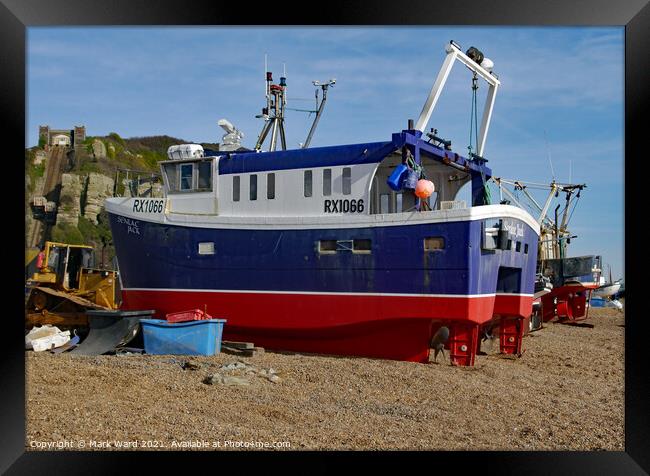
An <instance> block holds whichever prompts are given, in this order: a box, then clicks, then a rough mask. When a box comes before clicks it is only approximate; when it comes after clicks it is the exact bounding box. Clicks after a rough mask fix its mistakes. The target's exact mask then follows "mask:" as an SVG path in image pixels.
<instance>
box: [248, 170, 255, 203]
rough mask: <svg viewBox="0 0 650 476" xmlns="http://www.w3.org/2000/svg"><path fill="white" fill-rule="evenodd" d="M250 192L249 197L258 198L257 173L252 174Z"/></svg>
mask: <svg viewBox="0 0 650 476" xmlns="http://www.w3.org/2000/svg"><path fill="white" fill-rule="evenodd" d="M250 177H251V178H250V193H249V198H250V199H251V200H257V174H253V175H251V176H250Z"/></svg>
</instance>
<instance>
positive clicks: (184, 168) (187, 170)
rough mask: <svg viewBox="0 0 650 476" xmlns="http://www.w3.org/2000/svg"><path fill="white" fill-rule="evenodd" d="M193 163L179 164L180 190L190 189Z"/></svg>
mask: <svg viewBox="0 0 650 476" xmlns="http://www.w3.org/2000/svg"><path fill="white" fill-rule="evenodd" d="M193 169H194V164H181V190H182V191H189V190H192V171H193Z"/></svg>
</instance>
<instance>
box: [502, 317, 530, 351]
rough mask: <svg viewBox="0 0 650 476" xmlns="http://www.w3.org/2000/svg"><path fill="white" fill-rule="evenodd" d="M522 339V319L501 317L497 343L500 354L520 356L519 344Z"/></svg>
mask: <svg viewBox="0 0 650 476" xmlns="http://www.w3.org/2000/svg"><path fill="white" fill-rule="evenodd" d="M523 337H524V318H523V317H520V316H514V317H509V316H508V317H506V316H504V317H502V318H501V323H500V332H499V341H500V344H501V353H502V354H510V355H518V356H519V355H521V342H522V338H523Z"/></svg>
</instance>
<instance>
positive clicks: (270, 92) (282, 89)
mask: <svg viewBox="0 0 650 476" xmlns="http://www.w3.org/2000/svg"><path fill="white" fill-rule="evenodd" d="M264 69H265V71H264V75H265V81H266V86H265V94H266V107H263V108H262V114H259V115H257V116H255V117H257V118H261V119H264V126H263V127H262V132H260V135H259V137H258V139H257V143H256V144H255V150H256V151H257V152H259V151H260V150H261V149H262V144H263V143H264V140H265V139H266V136H267V135H268V134H269V132H270V133H271V143H270V145H269V151H270V152H272V151H274V150H275V149H276V145H277V139H278V135H279V136H280V141H281V144H282V150H287V142H286V137H285V134H284V107H285V104H286V96H285V94H286V90H287V78H286V77H284V76H282V77H281V78H280V84H272V83H273V73H272V72H271V71H268V63H267V56H266V54H265V55H264ZM285 71H286V66H285Z"/></svg>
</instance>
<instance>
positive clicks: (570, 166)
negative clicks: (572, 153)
mask: <svg viewBox="0 0 650 476" xmlns="http://www.w3.org/2000/svg"><path fill="white" fill-rule="evenodd" d="M569 183H572V182H571V159H569Z"/></svg>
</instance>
